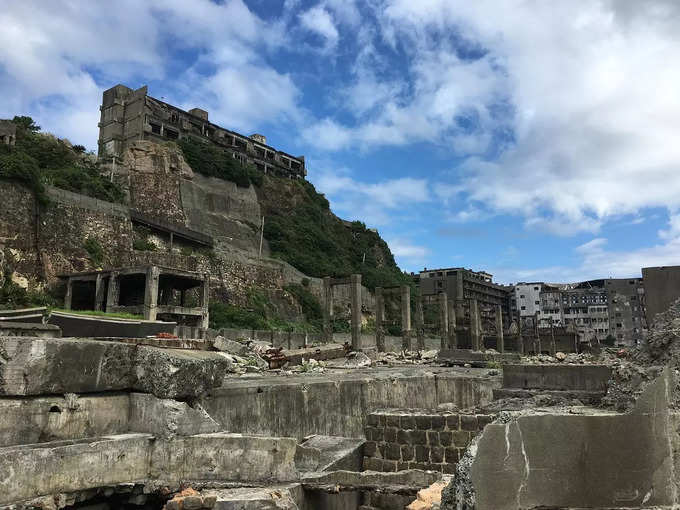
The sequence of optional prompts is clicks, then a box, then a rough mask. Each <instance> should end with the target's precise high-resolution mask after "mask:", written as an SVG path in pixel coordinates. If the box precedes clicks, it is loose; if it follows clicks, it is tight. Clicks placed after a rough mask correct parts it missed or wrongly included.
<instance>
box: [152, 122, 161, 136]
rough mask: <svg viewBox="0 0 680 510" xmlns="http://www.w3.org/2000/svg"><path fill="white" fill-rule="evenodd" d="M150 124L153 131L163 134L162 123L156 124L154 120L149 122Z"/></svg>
mask: <svg viewBox="0 0 680 510" xmlns="http://www.w3.org/2000/svg"><path fill="white" fill-rule="evenodd" d="M149 125H150V126H151V132H152V133H155V134H157V135H160V134H161V125H160V124H154V123H153V122H149Z"/></svg>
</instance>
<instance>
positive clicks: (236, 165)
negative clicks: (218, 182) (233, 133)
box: [178, 137, 263, 188]
mask: <svg viewBox="0 0 680 510" xmlns="http://www.w3.org/2000/svg"><path fill="white" fill-rule="evenodd" d="M178 145H179V147H180V149H182V152H183V153H184V159H186V161H187V163H189V166H190V167H191V169H192V170H193V171H194V172H198V173H200V174H203V175H207V176H208V177H219V178H220V179H224V180H225V181H231V182H235V183H236V185H237V186H240V187H242V188H247V187H248V186H250V184H251V183H252V184H253V185H255V186H261V185H262V177H263V174H262V173H261V172H259V171H258V170H257V169H256V168H255V167H254V166H253V165H247V164H246V165H244V164H241V163H240V162H239V161H237V160H236V159H234V157H233V155H232V153H231V152H229V151H225V150H224V149H220V148H219V147H217V146H216V145H214V144H212V143H209V142H204V141H202V140H197V139H195V138H189V137H187V138H183V139H182V140H180V141H179V143H178Z"/></svg>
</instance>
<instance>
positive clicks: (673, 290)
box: [642, 266, 680, 327]
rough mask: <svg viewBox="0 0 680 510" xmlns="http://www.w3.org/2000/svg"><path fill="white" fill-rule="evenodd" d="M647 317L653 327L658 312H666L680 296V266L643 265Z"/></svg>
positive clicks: (648, 322)
mask: <svg viewBox="0 0 680 510" xmlns="http://www.w3.org/2000/svg"><path fill="white" fill-rule="evenodd" d="M642 280H643V282H644V284H643V286H644V291H645V305H646V309H645V317H646V319H647V324H648V325H649V326H650V327H651V325H652V323H653V322H654V317H655V316H656V314H658V313H661V312H665V311H666V310H668V307H669V306H671V305H672V304H673V302H674V301H675V300H676V299H678V298H680V266H659V267H643V268H642Z"/></svg>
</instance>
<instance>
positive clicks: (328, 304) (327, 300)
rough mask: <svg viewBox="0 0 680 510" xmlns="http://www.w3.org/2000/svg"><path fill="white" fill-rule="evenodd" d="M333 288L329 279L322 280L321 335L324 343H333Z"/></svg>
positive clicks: (327, 277)
mask: <svg viewBox="0 0 680 510" xmlns="http://www.w3.org/2000/svg"><path fill="white" fill-rule="evenodd" d="M332 319H333V287H332V285H331V277H330V276H326V277H324V279H323V335H324V338H325V340H326V342H332V341H333V323H332Z"/></svg>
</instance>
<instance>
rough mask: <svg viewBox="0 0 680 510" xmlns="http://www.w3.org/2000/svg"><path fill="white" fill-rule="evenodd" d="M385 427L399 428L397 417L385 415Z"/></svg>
mask: <svg viewBox="0 0 680 510" xmlns="http://www.w3.org/2000/svg"><path fill="white" fill-rule="evenodd" d="M385 426H386V427H395V428H399V416H398V415H395V414H388V415H385Z"/></svg>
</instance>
